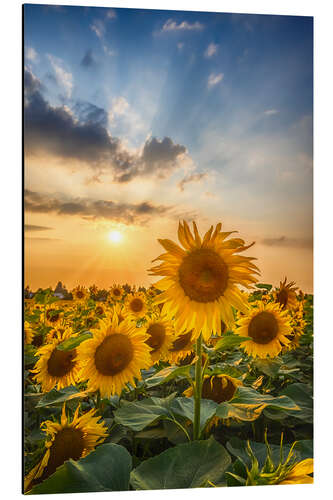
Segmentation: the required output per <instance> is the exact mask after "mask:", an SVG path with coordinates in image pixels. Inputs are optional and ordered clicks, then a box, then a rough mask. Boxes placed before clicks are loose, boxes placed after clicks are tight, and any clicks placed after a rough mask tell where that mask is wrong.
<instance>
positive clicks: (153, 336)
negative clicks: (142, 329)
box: [146, 323, 165, 352]
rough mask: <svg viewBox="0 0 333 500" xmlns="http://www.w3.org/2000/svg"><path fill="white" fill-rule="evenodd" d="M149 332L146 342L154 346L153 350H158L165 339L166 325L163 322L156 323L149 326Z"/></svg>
mask: <svg viewBox="0 0 333 500" xmlns="http://www.w3.org/2000/svg"><path fill="white" fill-rule="evenodd" d="M147 333H148V334H149V335H150V337H149V339H148V340H146V344H148V345H149V347H151V348H152V350H153V351H152V352H156V351H157V350H158V349H160V347H162V345H163V342H164V340H165V327H164V326H163V325H161V323H154V324H152V325H150V326H149V328H148V329H147Z"/></svg>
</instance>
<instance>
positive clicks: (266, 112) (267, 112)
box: [264, 109, 279, 116]
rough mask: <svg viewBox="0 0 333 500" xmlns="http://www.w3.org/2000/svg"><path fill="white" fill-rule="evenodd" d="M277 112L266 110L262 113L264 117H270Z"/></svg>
mask: <svg viewBox="0 0 333 500" xmlns="http://www.w3.org/2000/svg"><path fill="white" fill-rule="evenodd" d="M278 112H279V111H278V110H277V109H266V110H265V111H264V115H266V116H272V115H276V114H277V113H278Z"/></svg>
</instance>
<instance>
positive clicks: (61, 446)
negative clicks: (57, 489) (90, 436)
mask: <svg viewBox="0 0 333 500" xmlns="http://www.w3.org/2000/svg"><path fill="white" fill-rule="evenodd" d="M84 447H85V442H84V437H83V432H82V430H81V429H74V428H73V427H65V428H64V429H61V430H60V431H59V432H57V434H56V436H55V438H54V441H53V443H52V446H51V448H50V458H49V461H48V463H47V467H46V469H45V470H44V473H43V479H45V477H48V476H50V475H51V474H53V473H54V472H55V471H56V469H57V467H59V466H60V465H62V464H63V463H64V462H66V460H69V459H70V458H71V459H73V460H79V458H80V457H81V455H82V453H83V450H84Z"/></svg>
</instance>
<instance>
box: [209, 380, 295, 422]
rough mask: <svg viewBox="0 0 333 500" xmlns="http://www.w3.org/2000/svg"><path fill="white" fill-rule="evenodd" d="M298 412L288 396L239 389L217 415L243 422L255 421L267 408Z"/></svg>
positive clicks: (223, 404) (222, 405) (220, 408)
mask: <svg viewBox="0 0 333 500" xmlns="http://www.w3.org/2000/svg"><path fill="white" fill-rule="evenodd" d="M267 407H271V408H277V409H279V410H298V409H299V408H298V406H297V405H296V404H295V402H294V401H293V400H292V399H290V398H289V397H287V396H277V397H274V396H271V395H269V394H260V393H259V392H257V391H255V390H254V389H252V388H250V387H238V389H237V390H236V392H235V395H234V397H233V398H232V399H231V400H230V401H228V402H225V403H221V404H219V405H218V407H217V409H216V415H217V416H218V417H220V418H231V417H233V418H238V419H240V420H243V421H250V422H251V421H253V420H255V419H256V418H257V417H258V416H259V415H260V414H261V412H262V411H263V410H264V409H265V408H267Z"/></svg>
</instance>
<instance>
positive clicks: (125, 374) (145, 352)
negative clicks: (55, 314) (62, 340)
mask: <svg viewBox="0 0 333 500" xmlns="http://www.w3.org/2000/svg"><path fill="white" fill-rule="evenodd" d="M92 333H93V337H92V338H91V339H88V340H86V341H84V342H82V344H80V346H79V348H78V350H79V357H80V361H81V363H82V366H83V368H82V372H81V375H80V378H81V380H88V389H89V390H92V391H96V390H98V389H99V391H100V393H101V396H102V397H110V395H111V394H112V395H113V394H118V395H120V394H121V391H122V389H123V388H124V387H125V385H126V384H127V383H128V382H129V383H131V384H132V385H135V382H134V378H135V377H136V378H137V379H140V378H141V372H140V370H141V369H148V368H150V367H151V365H152V361H151V357H150V354H149V351H150V348H149V346H148V345H147V344H146V340H148V335H147V334H146V333H145V332H144V331H143V330H142V329H141V328H136V327H135V325H133V323H132V322H129V321H125V320H124V321H122V322H121V323H119V320H118V317H117V314H113V316H110V317H108V318H106V319H103V320H102V319H100V320H99V328H98V329H96V330H92Z"/></svg>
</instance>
